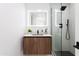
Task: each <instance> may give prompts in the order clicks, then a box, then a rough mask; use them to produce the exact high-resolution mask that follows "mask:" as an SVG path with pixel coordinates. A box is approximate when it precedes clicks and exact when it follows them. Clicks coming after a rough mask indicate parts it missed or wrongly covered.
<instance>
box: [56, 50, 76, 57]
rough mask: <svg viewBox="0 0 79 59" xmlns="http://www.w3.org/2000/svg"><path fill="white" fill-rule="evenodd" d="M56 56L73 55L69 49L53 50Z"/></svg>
mask: <svg viewBox="0 0 79 59" xmlns="http://www.w3.org/2000/svg"><path fill="white" fill-rule="evenodd" d="M55 54H56V56H75V55H73V54H72V53H71V52H69V51H55Z"/></svg>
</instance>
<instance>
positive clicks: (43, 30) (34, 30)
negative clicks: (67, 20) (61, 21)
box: [25, 26, 50, 35]
mask: <svg viewBox="0 0 79 59" xmlns="http://www.w3.org/2000/svg"><path fill="white" fill-rule="evenodd" d="M31 34H32V35H44V34H45V35H46V34H50V31H49V29H48V27H46V26H45V27H30V26H27V27H26V29H25V35H31Z"/></svg>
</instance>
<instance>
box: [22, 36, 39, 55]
mask: <svg viewBox="0 0 79 59" xmlns="http://www.w3.org/2000/svg"><path fill="white" fill-rule="evenodd" d="M23 41H24V42H23V46H24V48H23V49H24V54H27V55H36V54H37V53H38V49H37V41H36V39H35V38H31V37H30V38H24V40H23Z"/></svg>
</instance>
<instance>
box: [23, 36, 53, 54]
mask: <svg viewBox="0 0 79 59" xmlns="http://www.w3.org/2000/svg"><path fill="white" fill-rule="evenodd" d="M51 51H52V39H51V37H50V36H44V37H43V36H40V37H39V36H38V37H37V36H25V37H23V53H24V55H49V54H51Z"/></svg>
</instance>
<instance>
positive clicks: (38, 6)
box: [25, 3, 51, 34]
mask: <svg viewBox="0 0 79 59" xmlns="http://www.w3.org/2000/svg"><path fill="white" fill-rule="evenodd" d="M25 5H26V23H27V22H28V20H29V19H28V18H27V17H28V15H27V11H28V10H47V11H48V21H49V22H48V26H40V27H38V26H31V27H28V23H27V24H26V25H27V27H26V30H25V32H26V34H28V28H31V29H32V32H33V33H34V34H35V32H36V30H37V29H39V30H40V31H41V30H42V29H43V30H44V29H45V28H48V34H50V33H51V29H50V28H51V27H50V26H51V24H50V5H49V3H27V4H25Z"/></svg>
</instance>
